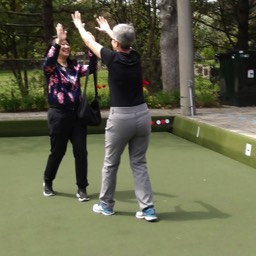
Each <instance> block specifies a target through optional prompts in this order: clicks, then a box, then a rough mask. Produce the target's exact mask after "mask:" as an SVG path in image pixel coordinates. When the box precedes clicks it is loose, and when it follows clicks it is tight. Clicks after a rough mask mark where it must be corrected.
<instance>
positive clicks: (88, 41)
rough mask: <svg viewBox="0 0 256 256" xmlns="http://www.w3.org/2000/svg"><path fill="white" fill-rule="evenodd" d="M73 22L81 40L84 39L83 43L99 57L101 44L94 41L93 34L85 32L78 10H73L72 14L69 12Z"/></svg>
mask: <svg viewBox="0 0 256 256" xmlns="http://www.w3.org/2000/svg"><path fill="white" fill-rule="evenodd" d="M71 16H72V19H73V22H74V24H75V26H76V28H77V29H78V31H79V33H80V36H81V38H82V40H83V41H84V43H85V45H86V46H87V47H88V48H89V49H90V50H91V51H92V52H93V53H94V54H95V55H96V56H97V57H99V58H100V50H101V48H102V47H103V46H102V45H101V44H99V43H97V42H96V41H95V38H94V36H93V35H92V34H91V33H90V32H87V31H86V30H85V28H84V25H83V23H82V20H81V14H80V12H79V11H75V13H74V14H71Z"/></svg>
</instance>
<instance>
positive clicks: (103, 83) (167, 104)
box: [0, 68, 220, 112]
mask: <svg viewBox="0 0 256 256" xmlns="http://www.w3.org/2000/svg"><path fill="white" fill-rule="evenodd" d="M30 75H31V77H30V78H29V80H30V92H31V93H30V95H29V96H27V97H25V98H21V97H20V96H19V92H18V89H17V87H15V86H13V84H12V85H10V83H7V81H8V79H6V77H7V73H6V72H4V73H2V75H1V74H0V76H1V78H2V77H4V78H5V81H6V83H5V86H4V88H5V89H3V88H1V89H2V90H1V92H0V110H1V111H6V112H16V111H43V110H46V109H47V97H46V96H45V95H44V92H43V89H42V86H41V85H42V82H43V81H42V80H43V77H42V72H41V71H34V72H32V73H30ZM81 84H82V86H83V84H84V78H83V79H81ZM150 86H154V85H150ZM97 87H98V94H99V97H100V107H101V109H108V108H109V106H110V99H109V88H108V85H107V70H106V69H104V68H103V69H100V70H99V71H98V85H97ZM15 88H16V89H15ZM143 91H144V96H145V99H146V102H147V104H148V106H149V108H158V109H160V108H176V107H179V103H180V93H179V92H177V91H173V92H166V91H162V90H152V92H151V91H149V90H148V87H143ZM218 91H219V86H218V85H216V84H214V83H212V82H211V81H210V80H208V79H206V78H203V77H202V76H196V77H195V94H196V106H197V107H216V106H219V105H220V103H219V99H218ZM86 93H87V97H88V100H89V101H90V102H91V101H92V100H93V98H94V85H93V76H92V75H91V76H90V77H89V82H88V87H87V92H86Z"/></svg>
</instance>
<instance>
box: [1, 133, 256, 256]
mask: <svg viewBox="0 0 256 256" xmlns="http://www.w3.org/2000/svg"><path fill="white" fill-rule="evenodd" d="M88 150H89V181H90V186H89V188H88V192H89V193H90V195H91V198H92V199H91V201H90V202H88V203H79V202H78V201H77V199H76V198H75V191H76V185H75V174H74V161H73V156H72V150H71V147H70V146H69V147H68V151H67V154H66V155H65V158H64V159H63V162H62V164H61V166H60V169H59V173H58V175H57V179H56V181H55V183H54V186H55V189H56V190H57V192H59V195H58V196H56V197H52V198H45V197H43V196H42V173H43V169H44V167H45V163H46V158H47V155H48V153H49V139H48V137H44V136H42V137H30V138H27V137H26V138H23V137H20V138H0V155H1V162H0V169H1V173H0V185H1V194H0V200H1V218H0V231H1V232H0V243H1V250H2V252H4V255H5V256H23V255H24V256H30V255H37V256H43V255H63V256H70V255H73V254H74V253H75V255H77V256H84V255H90V256H100V255H112V256H120V255H122V256H128V255H129V256H130V255H135V256H137V255H143V256H156V255H160V256H164V255H178V256H205V255H236V256H240V255H243V256H244V255H248V256H249V255H250V256H251V255H254V254H255V250H256V244H255V236H256V230H255V225H256V220H255V214H256V206H255V197H254V194H255V182H256V174H255V169H253V168H250V167H248V166H245V165H243V164H241V163H239V162H237V161H234V160H232V159H230V158H227V157H225V156H223V155H221V154H218V153H215V152H213V151H211V150H208V149H206V148H203V147H201V146H199V145H196V144H194V143H190V142H188V141H187V140H184V139H181V138H179V137H176V136H174V135H172V134H170V133H154V134H152V137H151V142H150V146H149V149H148V154H147V156H148V167H149V173H150V178H151V181H152V187H153V191H154V201H155V207H156V210H157V214H158V216H159V219H160V221H159V222H157V223H147V222H145V221H143V220H137V219H136V218H135V217H134V214H135V212H136V211H137V210H138V204H137V202H136V200H135V196H134V192H133V180H132V175H131V171H130V167H129V158H128V154H127V150H126V151H125V152H124V154H123V157H122V161H121V165H120V170H119V173H118V183H117V190H116V197H115V199H116V207H115V211H116V215H114V216H102V215H98V214H94V213H93V212H92V205H93V204H94V203H97V202H98V195H99V189H100V180H101V174H100V173H101V167H102V161H103V156H104V135H90V136H88ZM199 156H200V157H199ZM14 159H15V161H14Z"/></svg>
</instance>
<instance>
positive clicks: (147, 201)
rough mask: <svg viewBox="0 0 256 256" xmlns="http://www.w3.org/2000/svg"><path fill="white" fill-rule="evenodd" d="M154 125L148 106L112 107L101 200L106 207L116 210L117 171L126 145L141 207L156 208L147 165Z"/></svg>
mask: <svg viewBox="0 0 256 256" xmlns="http://www.w3.org/2000/svg"><path fill="white" fill-rule="evenodd" d="M150 121H151V116H150V112H149V110H148V107H147V105H146V104H141V105H138V106H135V107H111V109H110V112H109V117H108V120H107V125H106V131H105V157H104V165H103V168H102V184H101V192H100V197H99V199H100V202H101V204H103V206H104V207H110V208H113V207H114V204H115V200H114V195H115V189H116V181H117V171H118V167H119V164H120V159H121V155H122V153H123V151H124V149H125V147H126V145H128V150H129V158H130V166H131V169H132V173H133V178H134V190H135V196H136V198H137V201H138V203H139V207H140V209H141V210H143V209H145V208H147V207H151V206H153V196H152V189H151V183H150V179H149V175H148V169H147V161H146V151H147V148H148V144H149V138H150V133H151V125H150Z"/></svg>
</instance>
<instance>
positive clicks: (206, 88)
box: [195, 76, 220, 107]
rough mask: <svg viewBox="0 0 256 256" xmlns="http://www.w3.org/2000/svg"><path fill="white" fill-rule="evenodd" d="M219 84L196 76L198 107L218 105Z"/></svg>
mask: <svg viewBox="0 0 256 256" xmlns="http://www.w3.org/2000/svg"><path fill="white" fill-rule="evenodd" d="M218 92H219V86H218V85H216V84H214V83H211V81H210V80H208V79H206V78H203V77H201V76H196V77H195V95H196V106H197V107H218V106H220V102H219V94H218Z"/></svg>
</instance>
